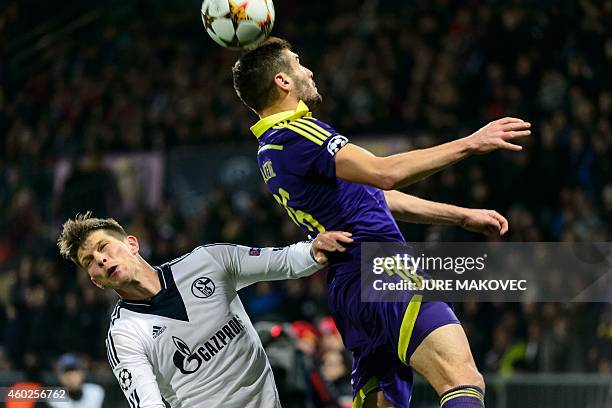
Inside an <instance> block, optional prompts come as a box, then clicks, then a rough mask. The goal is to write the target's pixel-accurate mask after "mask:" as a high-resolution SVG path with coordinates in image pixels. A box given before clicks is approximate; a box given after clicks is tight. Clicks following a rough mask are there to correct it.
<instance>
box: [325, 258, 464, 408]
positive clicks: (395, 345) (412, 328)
mask: <svg viewBox="0 0 612 408" xmlns="http://www.w3.org/2000/svg"><path fill="white" fill-rule="evenodd" d="M328 295H329V296H328V301H329V306H330V309H331V312H332V316H333V318H334V320H335V322H336V326H337V327H338V330H339V331H340V334H341V335H342V340H343V341H344V345H345V347H346V348H347V349H349V350H350V351H351V352H352V353H353V369H352V372H351V383H352V386H353V397H354V400H353V401H354V402H353V407H357V408H359V407H360V406H361V404H362V403H363V398H365V395H366V394H368V393H370V392H372V391H374V390H382V391H383V393H384V395H385V397H386V398H387V399H388V400H389V401H390V402H391V403H392V404H393V406H395V407H397V408H408V407H409V405H410V398H411V396H412V383H413V374H412V369H411V368H410V366H409V365H408V364H409V362H410V357H411V356H412V354H413V353H414V351H415V350H416V348H417V347H418V346H419V345H420V344H421V342H422V341H423V339H425V337H427V335H429V333H431V332H432V331H434V330H435V329H437V328H439V327H442V326H446V325H447V324H459V320H458V319H457V316H455V313H454V312H453V309H452V308H451V306H449V305H448V304H447V303H444V302H421V297H420V296H419V295H415V296H413V297H412V300H410V301H404V302H362V301H361V283H360V277H359V264H358V263H353V262H349V263H343V264H340V265H335V266H332V268H331V270H330V274H329V275H328Z"/></svg>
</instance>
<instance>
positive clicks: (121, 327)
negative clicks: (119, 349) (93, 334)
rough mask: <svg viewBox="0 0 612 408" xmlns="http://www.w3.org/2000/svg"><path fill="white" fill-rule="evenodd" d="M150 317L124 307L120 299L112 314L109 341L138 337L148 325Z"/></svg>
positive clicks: (107, 339)
mask: <svg viewBox="0 0 612 408" xmlns="http://www.w3.org/2000/svg"><path fill="white" fill-rule="evenodd" d="M147 324H148V319H147V317H146V315H142V314H140V313H134V312H133V311H131V310H129V309H127V308H125V307H123V306H122V305H121V301H118V302H117V304H116V305H115V308H114V309H113V312H112V313H111V316H110V325H109V327H108V334H107V338H106V341H107V343H114V342H116V341H117V339H120V338H124V337H127V338H130V339H138V338H140V337H141V336H140V335H141V333H143V332H144V331H145V328H146V327H147Z"/></svg>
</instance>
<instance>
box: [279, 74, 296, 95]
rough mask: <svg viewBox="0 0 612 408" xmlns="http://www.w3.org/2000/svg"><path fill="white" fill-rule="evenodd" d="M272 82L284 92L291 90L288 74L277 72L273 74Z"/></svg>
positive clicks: (291, 83)
mask: <svg viewBox="0 0 612 408" xmlns="http://www.w3.org/2000/svg"><path fill="white" fill-rule="evenodd" d="M274 83H275V84H276V86H278V87H279V88H280V89H282V90H283V91H285V92H289V91H291V87H292V85H293V82H292V81H291V78H290V77H289V75H287V74H285V73H284V72H279V73H278V74H276V75H275V76H274Z"/></svg>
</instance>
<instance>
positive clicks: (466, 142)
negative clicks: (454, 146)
mask: <svg viewBox="0 0 612 408" xmlns="http://www.w3.org/2000/svg"><path fill="white" fill-rule="evenodd" d="M458 142H459V143H460V145H461V150H462V152H463V153H465V154H466V155H471V154H474V153H476V152H477V151H478V147H477V144H476V140H475V137H474V134H473V133H472V134H471V135H469V136H466V137H463V138H461V139H459V140H458Z"/></svg>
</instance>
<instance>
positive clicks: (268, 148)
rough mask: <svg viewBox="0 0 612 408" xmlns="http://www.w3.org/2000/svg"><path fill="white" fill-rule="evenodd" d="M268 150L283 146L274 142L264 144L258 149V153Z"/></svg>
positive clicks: (279, 148)
mask: <svg viewBox="0 0 612 408" xmlns="http://www.w3.org/2000/svg"><path fill="white" fill-rule="evenodd" d="M266 150H283V146H281V145H274V144H267V145H263V146H261V147H260V148H259V150H257V153H261V152H263V151H266Z"/></svg>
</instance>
